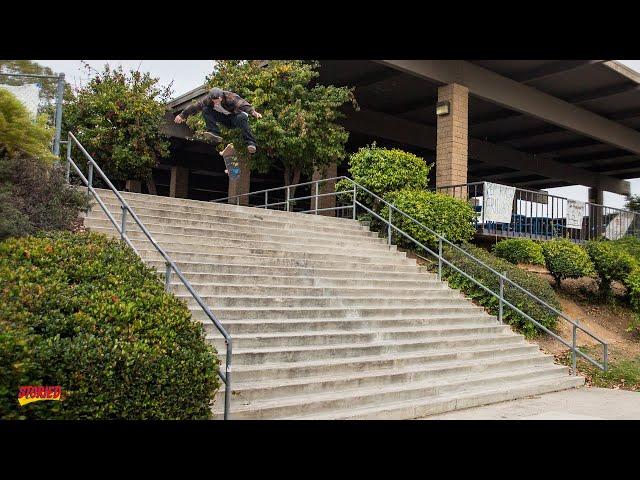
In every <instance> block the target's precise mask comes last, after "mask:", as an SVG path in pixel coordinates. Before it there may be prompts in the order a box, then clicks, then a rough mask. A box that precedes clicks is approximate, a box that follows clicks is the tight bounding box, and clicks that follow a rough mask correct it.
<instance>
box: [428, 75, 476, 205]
mask: <svg viewBox="0 0 640 480" xmlns="http://www.w3.org/2000/svg"><path fill="white" fill-rule="evenodd" d="M438 102H449V105H450V106H449V114H448V115H444V116H438V119H437V121H438V136H437V146H436V187H440V186H444V185H459V184H462V183H467V157H468V152H469V142H468V137H469V89H468V88H467V87H463V86H462V85H458V84H455V83H452V84H450V85H445V86H442V87H440V88H438ZM443 193H449V194H450V195H454V192H443ZM455 196H456V197H464V198H466V191H465V189H456V192H455Z"/></svg>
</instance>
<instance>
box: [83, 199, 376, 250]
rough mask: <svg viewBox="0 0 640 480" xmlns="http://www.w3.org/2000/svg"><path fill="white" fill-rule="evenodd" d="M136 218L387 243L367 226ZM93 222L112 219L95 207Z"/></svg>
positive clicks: (141, 212)
mask: <svg viewBox="0 0 640 480" xmlns="http://www.w3.org/2000/svg"><path fill="white" fill-rule="evenodd" d="M108 207H109V212H110V213H111V214H112V215H113V217H114V218H115V219H116V220H118V222H120V215H121V210H120V207H118V206H117V205H108ZM135 212H136V215H137V216H138V218H139V219H140V220H141V221H142V223H144V224H145V226H146V225H147V224H150V223H157V224H162V225H174V226H191V227H205V228H212V229H215V230H218V231H229V232H237V233H242V232H244V233H262V234H265V235H267V234H273V235H291V234H292V233H294V232H295V233H298V234H305V235H308V236H318V237H319V238H321V237H327V238H332V237H336V236H338V237H341V238H344V239H353V240H358V239H361V240H364V241H383V242H384V241H385V240H384V239H383V238H381V237H380V236H379V235H378V233H376V232H372V231H371V230H369V229H368V228H367V227H363V226H360V227H357V226H355V225H354V227H355V228H353V229H345V228H342V227H339V226H338V227H336V226H332V225H324V224H321V225H316V224H310V225H300V224H295V223H291V222H277V221H268V220H260V219H259V218H243V217H227V216H224V215H222V214H216V215H209V214H195V215H191V214H188V215H187V214H185V213H178V212H176V216H171V215H172V214H173V213H174V212H172V211H171V210H164V209H160V208H137V209H135ZM85 219H89V220H105V219H106V220H108V218H107V216H106V214H105V213H104V211H103V210H102V208H100V206H94V208H93V209H92V210H91V211H90V212H89V214H88V215H86V216H85Z"/></svg>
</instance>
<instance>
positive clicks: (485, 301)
mask: <svg viewBox="0 0 640 480" xmlns="http://www.w3.org/2000/svg"><path fill="white" fill-rule="evenodd" d="M461 248H463V249H464V250H465V251H467V252H468V253H470V254H471V255H473V256H474V257H476V258H478V259H479V260H481V261H483V262H484V263H485V264H487V265H488V266H490V267H491V268H493V269H494V270H496V271H498V272H502V273H506V276H507V278H509V279H511V280H513V282H514V283H516V284H517V285H520V286H521V287H523V288H524V289H526V290H528V291H530V292H531V293H533V294H534V295H535V296H536V297H538V298H540V299H541V300H543V301H545V302H546V303H548V304H549V305H551V306H552V307H554V308H555V309H557V310H558V311H560V310H561V308H560V302H559V301H558V298H557V297H556V294H555V292H554V291H553V288H551V286H550V285H549V283H548V282H546V281H545V280H544V279H542V278H540V277H539V276H538V275H536V274H534V273H530V272H526V271H524V270H522V269H520V268H518V267H516V266H514V265H513V264H511V263H509V262H507V261H506V260H503V259H501V258H498V257H496V256H495V255H492V254H491V253H490V252H488V251H486V250H484V249H482V248H478V247H475V246H473V245H471V244H468V243H465V244H463V245H462V247H461ZM444 254H445V258H446V259H447V260H448V261H450V262H451V263H453V265H455V266H456V267H457V268H459V269H460V270H462V271H463V272H465V273H466V274H467V275H470V276H471V277H472V278H475V279H476V280H477V281H478V282H480V283H481V284H482V285H484V286H485V287H487V288H488V289H489V290H491V291H492V292H495V293H498V294H499V292H500V280H499V278H498V277H497V276H496V275H495V274H493V273H491V272H490V271H489V270H488V269H487V268H486V267H483V266H482V265H480V264H478V263H477V262H475V261H474V260H471V259H470V258H469V257H468V256H466V255H465V254H464V253H462V252H460V251H458V250H456V249H453V248H446V249H444ZM445 265H446V264H445ZM443 276H444V277H445V278H446V279H447V280H448V282H449V285H450V286H451V287H452V288H458V289H460V290H462V291H463V292H464V293H465V295H467V296H468V297H470V298H472V299H474V300H475V301H476V302H478V303H479V304H480V305H483V306H484V307H485V308H487V309H488V310H489V311H490V312H491V313H492V314H494V315H497V314H498V308H499V307H498V303H499V302H498V299H497V298H495V297H494V296H493V295H491V294H490V293H488V292H487V291H485V290H484V289H482V288H481V287H479V286H478V285H477V284H476V283H474V282H472V281H471V280H469V279H468V278H466V277H465V276H464V275H462V274H461V273H459V272H456V271H455V270H454V269H453V268H451V267H446V266H445V267H444V268H443ZM504 298H505V299H506V300H507V301H508V302H510V303H511V304H512V305H514V306H515V307H517V308H519V309H520V310H522V311H523V312H524V313H526V314H527V315H529V316H530V317H531V318H533V319H534V320H536V321H537V322H539V323H541V324H542V325H544V326H545V327H546V328H549V329H552V328H553V327H554V326H555V324H556V321H557V316H556V315H555V314H554V313H553V312H552V311H551V310H549V309H548V308H547V307H543V306H542V305H541V304H540V303H539V302H537V301H535V300H533V299H532V298H531V297H530V296H528V295H526V294H525V293H523V292H522V291H520V290H519V289H517V288H515V287H513V286H511V285H510V284H509V283H508V282H505V284H504ZM503 321H505V322H506V323H509V324H511V325H512V326H514V327H515V328H517V329H518V330H519V331H521V332H522V333H523V334H524V335H525V336H527V337H532V336H534V335H535V334H536V333H537V332H539V328H538V327H536V326H535V325H534V324H533V323H532V322H531V321H529V320H528V319H526V318H525V317H523V316H522V315H520V314H519V313H517V312H515V311H514V310H512V309H511V308H509V307H507V306H504V309H503Z"/></svg>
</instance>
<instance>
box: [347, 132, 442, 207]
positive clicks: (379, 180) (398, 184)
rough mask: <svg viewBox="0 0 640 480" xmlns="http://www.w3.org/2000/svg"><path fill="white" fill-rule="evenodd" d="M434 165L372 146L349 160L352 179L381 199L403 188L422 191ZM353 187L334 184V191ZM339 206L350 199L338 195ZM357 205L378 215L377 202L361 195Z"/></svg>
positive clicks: (420, 159)
mask: <svg viewBox="0 0 640 480" xmlns="http://www.w3.org/2000/svg"><path fill="white" fill-rule="evenodd" d="M432 166H433V164H427V163H426V162H425V161H424V159H422V158H420V157H418V156H417V155H414V154H413V153H410V152H405V151H403V150H399V149H397V148H394V149H388V148H379V147H377V146H376V144H375V143H373V144H372V145H370V146H366V147H361V148H360V149H359V150H358V151H357V152H355V153H353V154H352V155H351V156H350V157H349V174H350V175H351V178H352V179H353V180H354V181H355V182H356V183H358V184H360V185H362V186H363V187H365V188H366V189H368V190H370V191H372V192H373V193H375V194H376V195H378V196H380V197H383V198H384V196H385V195H386V194H387V193H389V192H395V191H397V190H401V189H405V188H414V189H424V188H426V187H427V184H428V182H429V172H430V171H431V167H432ZM352 190H353V186H352V184H351V183H349V182H348V181H346V180H340V181H339V182H337V183H336V191H337V192H344V191H348V192H350V191H352ZM338 199H339V200H340V201H341V202H348V201H349V200H351V199H352V196H351V195H348V194H344V195H339V196H338ZM359 201H360V202H361V203H363V204H364V205H367V207H369V208H372V207H373V210H374V211H376V212H377V211H378V205H377V202H374V201H373V199H372V198H371V196H370V195H368V194H365V193H360V198H359Z"/></svg>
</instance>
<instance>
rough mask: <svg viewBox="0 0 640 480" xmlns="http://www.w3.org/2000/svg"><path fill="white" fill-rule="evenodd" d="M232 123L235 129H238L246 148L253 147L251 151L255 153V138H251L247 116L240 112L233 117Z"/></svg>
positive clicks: (251, 133)
mask: <svg viewBox="0 0 640 480" xmlns="http://www.w3.org/2000/svg"><path fill="white" fill-rule="evenodd" d="M233 123H234V126H235V127H236V128H239V129H240V131H242V138H244V141H245V142H246V143H247V146H249V147H253V151H254V152H255V147H256V137H254V136H253V132H252V131H251V127H250V126H249V115H247V114H246V113H244V112H240V113H238V114H236V115H235V116H234V117H233Z"/></svg>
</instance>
